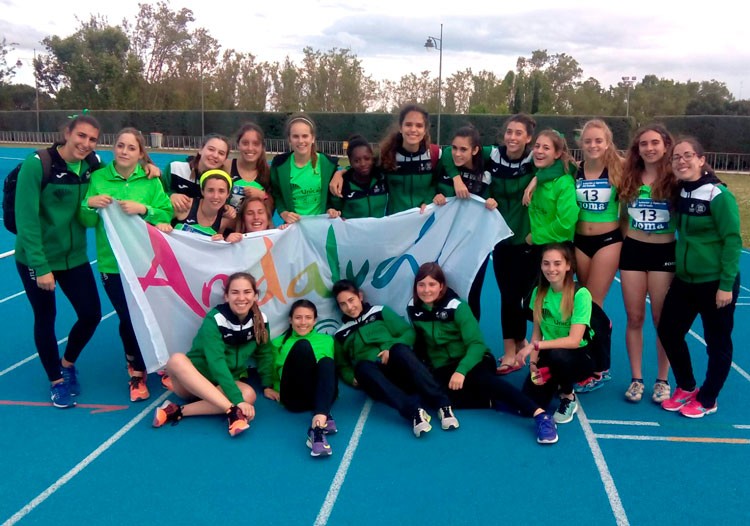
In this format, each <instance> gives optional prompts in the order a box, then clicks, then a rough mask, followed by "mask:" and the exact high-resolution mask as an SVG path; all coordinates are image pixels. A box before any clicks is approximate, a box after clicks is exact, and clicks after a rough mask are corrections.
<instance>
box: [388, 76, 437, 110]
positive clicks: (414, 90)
mask: <svg viewBox="0 0 750 526" xmlns="http://www.w3.org/2000/svg"><path fill="white" fill-rule="evenodd" d="M394 102H395V106H396V107H397V108H400V107H401V106H403V105H404V104H408V103H410V102H412V103H416V104H421V105H422V106H424V107H425V109H427V111H429V112H435V111H437V79H433V78H431V77H430V72H429V71H422V72H421V73H420V74H419V75H415V74H414V73H409V74H408V75H404V76H403V77H401V79H400V80H399V82H398V84H397V85H396V86H395V89H394Z"/></svg>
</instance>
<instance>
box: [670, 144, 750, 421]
mask: <svg viewBox="0 0 750 526" xmlns="http://www.w3.org/2000/svg"><path fill="white" fill-rule="evenodd" d="M671 160H672V171H673V172H674V174H675V177H676V178H677V179H678V180H679V185H680V197H679V200H678V202H677V231H678V232H679V236H678V238H677V249H676V253H677V258H676V259H677V271H676V275H675V278H674V281H672V285H671V286H670V287H669V292H668V293H667V297H666V298H665V300H664V309H663V310H662V316H661V321H660V322H659V337H660V338H661V341H662V343H663V344H664V350H665V351H666V352H667V356H668V357H669V361H670V363H671V364H672V371H673V372H674V377H675V381H676V383H677V389H675V392H674V395H672V397H671V398H669V399H668V400H665V401H664V402H662V404H661V406H662V408H664V409H666V410H667V411H679V412H680V414H682V415H683V416H687V417H689V418H701V417H703V416H705V415H709V414H711V413H715V412H716V410H717V409H718V404H717V402H716V399H717V398H718V396H719V391H720V390H721V388H722V387H723V386H724V382H725V381H726V379H727V376H729V370H730V368H731V367H732V351H733V348H732V328H733V327H734V308H735V305H736V303H737V296H738V294H739V288H740V268H739V266H740V253H741V250H742V238H741V236H740V215H739V209H738V207H737V201H736V199H735V198H734V195H732V193H731V192H730V191H729V190H727V187H726V186H725V185H724V183H722V182H721V181H720V180H719V178H718V177H716V174H715V173H714V171H713V170H712V169H711V167H710V166H708V164H706V156H705V152H704V151H703V147H702V146H701V145H700V144H699V143H698V141H696V140H695V139H692V138H686V139H682V140H679V141H677V143H676V144H675V146H674V150H673V151H672V159H671ZM698 314H700V316H701V321H702V322H703V337H704V338H705V340H706V352H707V353H708V368H707V370H706V380H705V381H704V382H703V385H702V386H701V387H700V389H699V388H698V387H697V386H696V381H695V376H694V375H693V366H692V363H691V360H690V352H689V351H688V346H687V343H686V342H685V336H686V335H687V333H688V331H689V330H690V326H691V325H692V324H693V321H694V320H695V318H696V316H698Z"/></svg>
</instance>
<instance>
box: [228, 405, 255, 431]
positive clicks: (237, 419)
mask: <svg viewBox="0 0 750 526" xmlns="http://www.w3.org/2000/svg"><path fill="white" fill-rule="evenodd" d="M227 422H228V423H229V434H230V435H231V436H237V435H239V434H240V433H242V432H243V431H245V430H246V429H248V428H250V424H248V423H247V418H246V417H245V414H244V413H243V412H242V409H240V408H239V407H237V406H236V405H233V406H232V407H231V408H229V412H228V413H227Z"/></svg>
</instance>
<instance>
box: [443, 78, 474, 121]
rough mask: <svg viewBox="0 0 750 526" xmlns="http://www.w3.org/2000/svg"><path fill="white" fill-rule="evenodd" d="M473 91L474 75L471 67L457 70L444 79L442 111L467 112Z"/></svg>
mask: <svg viewBox="0 0 750 526" xmlns="http://www.w3.org/2000/svg"><path fill="white" fill-rule="evenodd" d="M473 91H474V75H473V73H472V72H471V68H467V69H465V70H463V71H457V72H455V73H454V74H453V75H451V76H450V77H448V78H447V79H446V81H445V91H444V100H445V104H444V106H443V111H444V112H445V113H467V112H468V111H469V106H470V104H471V96H472V92H473Z"/></svg>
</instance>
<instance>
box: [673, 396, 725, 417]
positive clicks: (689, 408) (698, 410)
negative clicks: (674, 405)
mask: <svg viewBox="0 0 750 526" xmlns="http://www.w3.org/2000/svg"><path fill="white" fill-rule="evenodd" d="M718 409H719V404H718V402H716V403H714V406H713V407H703V404H701V403H700V402H699V401H698V400H697V399H695V398H694V399H693V400H691V401H690V402H688V403H687V404H685V405H683V406H682V407H680V414H681V415H682V416H686V417H688V418H703V417H704V416H706V415H710V414H713V413H715V412H716V411H717V410H718Z"/></svg>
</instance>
